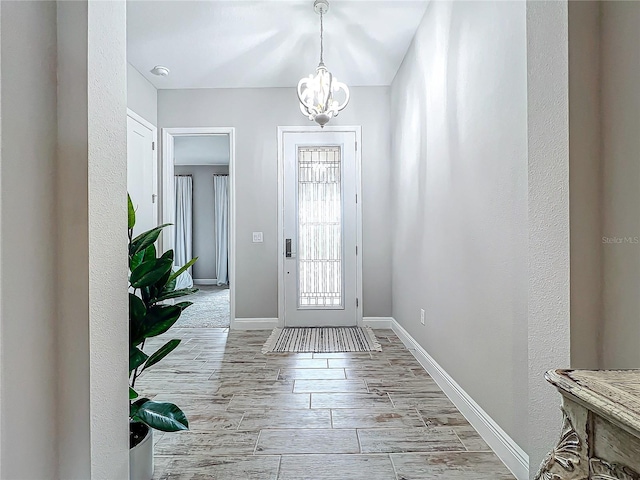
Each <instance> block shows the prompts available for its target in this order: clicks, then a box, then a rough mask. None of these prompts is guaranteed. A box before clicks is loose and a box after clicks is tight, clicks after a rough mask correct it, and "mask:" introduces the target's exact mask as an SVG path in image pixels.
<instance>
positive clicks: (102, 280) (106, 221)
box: [43, 1, 129, 480]
mask: <svg viewBox="0 0 640 480" xmlns="http://www.w3.org/2000/svg"><path fill="white" fill-rule="evenodd" d="M125 13H126V10H125V3H124V2H122V1H118V2H90V3H87V2H60V3H59V5H58V82H59V85H58V126H59V131H58V141H59V158H58V172H57V173H58V175H57V179H58V192H57V193H58V195H57V200H58V225H59V231H58V246H59V249H58V264H57V274H58V275H57V278H56V279H55V282H54V283H56V284H57V288H58V312H59V315H58V317H59V318H58V320H59V322H58V328H57V333H58V339H57V341H58V352H59V353H58V356H59V358H58V369H59V378H58V384H59V404H58V415H57V418H58V419H59V425H60V429H59V434H58V438H57V439H56V440H57V441H56V447H57V449H58V451H59V472H58V475H57V476H54V477H55V478H65V479H86V478H92V479H105V480H106V479H113V478H127V477H128V455H129V454H128V425H127V421H126V418H127V412H128V399H127V387H128V360H127V357H126V355H123V352H126V351H127V349H128V320H127V319H128V300H127V259H126V249H125V248H123V246H124V245H126V243H127V224H126V222H127V221H126V217H127V215H126V184H127V178H126V171H127V167H126V155H127V154H126V55H125V53H126V52H125V27H126V17H125ZM118 419H121V421H118ZM43 478H51V474H49V475H47V476H46V477H43Z"/></svg>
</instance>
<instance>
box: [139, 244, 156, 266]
mask: <svg viewBox="0 0 640 480" xmlns="http://www.w3.org/2000/svg"><path fill="white" fill-rule="evenodd" d="M143 252H144V255H143V257H142V261H143V262H146V261H147V260H155V259H156V246H155V245H154V244H153V243H152V244H151V245H149V246H148V247H147V248H145V249H144V250H143Z"/></svg>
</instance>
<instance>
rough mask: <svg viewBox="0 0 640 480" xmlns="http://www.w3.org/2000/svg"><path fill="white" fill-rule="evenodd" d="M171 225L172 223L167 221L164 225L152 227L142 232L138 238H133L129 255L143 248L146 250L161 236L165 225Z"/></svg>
mask: <svg viewBox="0 0 640 480" xmlns="http://www.w3.org/2000/svg"><path fill="white" fill-rule="evenodd" d="M169 225H171V224H170V223H165V224H163V225H159V226H157V227H156V228H152V229H151V230H149V231H147V232H144V233H141V234H140V235H138V236H137V237H136V238H134V239H133V240H131V243H130V244H129V255H135V254H136V253H138V252H141V251H142V250H146V249H147V247H148V246H149V245H151V244H152V243H155V241H156V240H157V239H158V237H159V236H160V232H162V229H163V228H164V227H168V226H169Z"/></svg>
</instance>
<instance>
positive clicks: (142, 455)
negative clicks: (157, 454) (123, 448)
mask: <svg viewBox="0 0 640 480" xmlns="http://www.w3.org/2000/svg"><path fill="white" fill-rule="evenodd" d="M152 478H153V429H152V428H149V431H148V432H147V435H146V437H144V439H143V440H142V442H140V443H139V444H138V445H136V446H135V447H133V448H131V449H129V480H152Z"/></svg>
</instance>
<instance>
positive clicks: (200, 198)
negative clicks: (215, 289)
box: [175, 165, 229, 280]
mask: <svg viewBox="0 0 640 480" xmlns="http://www.w3.org/2000/svg"><path fill="white" fill-rule="evenodd" d="M214 173H227V174H228V173H229V167H228V166H224V165H195V166H186V165H185V166H180V165H176V166H175V174H176V175H192V177H193V256H194V257H198V261H197V262H196V263H195V265H194V266H193V273H192V276H193V279H194V280H198V279H211V278H216V249H215V231H216V226H215V219H214V210H213V206H214V196H213V174H214Z"/></svg>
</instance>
